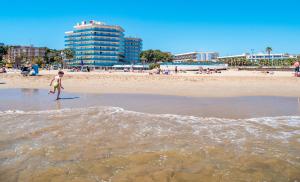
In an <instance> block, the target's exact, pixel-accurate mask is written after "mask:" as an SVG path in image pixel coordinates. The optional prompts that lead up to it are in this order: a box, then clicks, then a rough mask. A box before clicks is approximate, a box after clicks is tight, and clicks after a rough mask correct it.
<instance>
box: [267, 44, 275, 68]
mask: <svg viewBox="0 0 300 182" xmlns="http://www.w3.org/2000/svg"><path fill="white" fill-rule="evenodd" d="M272 51H273V49H272V47H267V48H266V52H267V53H268V55H269V57H268V61H269V62H270V57H271V52H272ZM272 66H273V61H272Z"/></svg>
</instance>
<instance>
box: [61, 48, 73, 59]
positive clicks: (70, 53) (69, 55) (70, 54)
mask: <svg viewBox="0 0 300 182" xmlns="http://www.w3.org/2000/svg"><path fill="white" fill-rule="evenodd" d="M63 53H64V55H65V57H66V58H67V59H73V58H74V55H75V52H74V51H73V50H72V49H64V50H63Z"/></svg>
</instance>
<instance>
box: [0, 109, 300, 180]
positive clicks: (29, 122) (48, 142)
mask: <svg viewBox="0 0 300 182" xmlns="http://www.w3.org/2000/svg"><path fill="white" fill-rule="evenodd" d="M58 105H59V104H58ZM0 120H1V122H0V149H1V150H0V165H1V167H0V181H7V182H9V181H33V182H34V181H49V180H51V181H62V182H64V181H95V182H97V181H146V182H147V181H199V180H200V181H244V180H248V181H297V180H298V181H299V180H300V173H299V171H300V152H299V151H300V117H296V116H294V117H292V116H287V117H268V118H257V119H218V118H199V117H193V116H179V115H166V114H162V115H153V114H143V113H136V112H130V111H125V110H123V109H121V108H114V107H92V108H79V109H63V110H49V111H36V112H34V111H32V112H20V111H19V112H4V113H0Z"/></svg>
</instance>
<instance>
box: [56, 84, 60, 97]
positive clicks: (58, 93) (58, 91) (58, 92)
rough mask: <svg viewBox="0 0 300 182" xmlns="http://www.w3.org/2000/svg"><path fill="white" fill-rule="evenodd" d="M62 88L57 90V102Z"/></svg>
mask: <svg viewBox="0 0 300 182" xmlns="http://www.w3.org/2000/svg"><path fill="white" fill-rule="evenodd" d="M59 96H60V87H58V88H57V97H56V100H58V99H60V97H59Z"/></svg>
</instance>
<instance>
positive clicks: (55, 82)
mask: <svg viewBox="0 0 300 182" xmlns="http://www.w3.org/2000/svg"><path fill="white" fill-rule="evenodd" d="M63 76H64V72H63V71H59V72H58V75H56V76H55V77H54V78H53V79H52V80H51V82H50V87H51V86H52V85H53V90H50V91H49V94H55V92H56V89H57V98H56V100H59V99H60V97H59V96H60V91H61V89H64V87H63V86H62V84H61V79H62V77H63Z"/></svg>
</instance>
